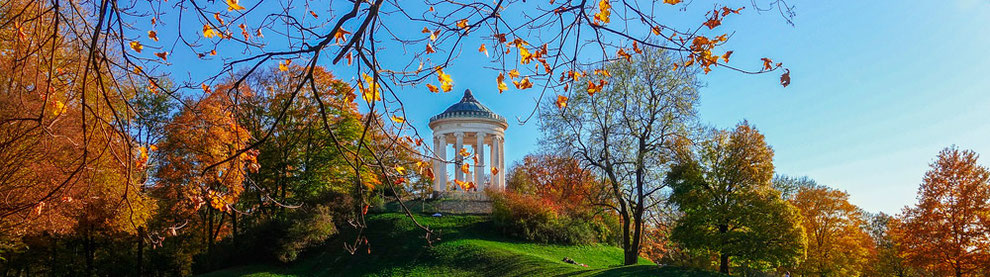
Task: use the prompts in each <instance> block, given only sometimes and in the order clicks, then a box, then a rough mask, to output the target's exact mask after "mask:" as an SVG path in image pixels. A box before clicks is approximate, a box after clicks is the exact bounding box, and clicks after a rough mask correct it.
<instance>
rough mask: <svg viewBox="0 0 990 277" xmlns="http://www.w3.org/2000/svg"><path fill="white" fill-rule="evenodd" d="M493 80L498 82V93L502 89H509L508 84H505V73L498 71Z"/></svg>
mask: <svg viewBox="0 0 990 277" xmlns="http://www.w3.org/2000/svg"><path fill="white" fill-rule="evenodd" d="M495 81H496V82H498V93H502V92H503V91H505V90H507V89H509V86H508V85H506V84H505V74H502V72H499V73H498V77H496V78H495Z"/></svg>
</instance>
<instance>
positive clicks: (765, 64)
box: [760, 58, 773, 70]
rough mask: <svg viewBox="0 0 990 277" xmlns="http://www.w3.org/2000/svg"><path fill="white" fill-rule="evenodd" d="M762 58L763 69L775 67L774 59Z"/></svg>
mask: <svg viewBox="0 0 990 277" xmlns="http://www.w3.org/2000/svg"><path fill="white" fill-rule="evenodd" d="M760 60H762V61H763V70H771V69H773V61H772V60H770V59H769V58H761V59H760Z"/></svg>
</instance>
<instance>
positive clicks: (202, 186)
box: [153, 92, 257, 252]
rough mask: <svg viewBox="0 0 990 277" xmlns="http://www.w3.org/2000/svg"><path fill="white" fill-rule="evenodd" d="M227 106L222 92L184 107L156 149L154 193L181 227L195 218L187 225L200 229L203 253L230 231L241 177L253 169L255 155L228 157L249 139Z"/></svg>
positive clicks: (255, 167) (240, 189)
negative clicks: (158, 155)
mask: <svg viewBox="0 0 990 277" xmlns="http://www.w3.org/2000/svg"><path fill="white" fill-rule="evenodd" d="M232 104H233V101H232V100H231V98H230V97H228V95H227V94H226V93H223V92H216V93H212V94H210V95H207V96H206V97H205V98H203V99H200V100H198V101H196V102H195V103H194V104H193V105H190V106H186V107H185V108H184V109H183V110H182V111H181V112H179V114H178V115H177V116H176V117H175V118H174V119H173V121H172V122H171V123H169V125H168V127H167V128H166V130H167V131H168V132H167V133H166V137H165V139H164V141H163V142H162V143H161V144H160V145H159V146H158V148H159V149H160V150H161V151H163V152H164V153H165V155H164V157H163V158H162V161H161V164H162V165H161V168H159V170H158V172H157V179H158V180H157V183H156V184H154V187H153V190H154V193H155V194H156V195H157V196H158V197H159V198H161V199H163V200H164V201H165V202H166V203H168V204H167V205H166V206H165V207H164V211H163V213H165V214H167V215H169V217H168V218H171V219H172V220H170V221H171V222H173V223H175V224H176V225H180V226H186V223H187V222H189V219H198V220H196V221H192V222H193V223H195V224H192V225H190V226H195V227H196V228H194V229H196V230H199V232H200V236H199V238H202V239H203V240H204V241H205V242H206V247H207V248H206V249H207V252H210V251H211V250H212V248H213V245H214V243H215V242H216V240H217V238H218V237H220V236H221V234H225V233H227V232H230V228H229V227H227V222H228V220H230V219H231V217H232V215H233V214H234V213H235V212H236V211H235V210H234V209H233V207H234V204H235V203H237V201H238V199H239V198H240V196H241V192H243V191H244V178H245V174H246V173H247V171H248V170H257V164H256V155H257V154H256V153H255V152H252V153H242V154H239V155H233V156H232V155H231V154H232V153H236V152H237V151H238V150H239V149H243V148H244V146H245V145H246V144H247V143H248V141H249V140H250V139H251V136H250V134H249V133H248V132H247V130H246V129H244V127H242V126H241V125H240V124H238V123H237V121H236V119H235V118H234V117H233V116H232V115H233V111H231V108H232V107H233V105H232ZM228 159H229V161H225V160H228ZM171 231H172V234H174V233H175V229H174V228H173V229H171Z"/></svg>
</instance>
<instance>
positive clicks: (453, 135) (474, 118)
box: [430, 90, 509, 196]
mask: <svg viewBox="0 0 990 277" xmlns="http://www.w3.org/2000/svg"><path fill="white" fill-rule="evenodd" d="M507 128H509V124H508V123H506V121H505V118H504V117H502V116H499V115H497V114H495V113H494V112H492V111H491V110H489V109H488V107H485V105H482V104H481V103H480V102H478V100H477V99H475V98H474V95H472V94H471V90H465V91H464V98H461V101H460V102H457V103H455V104H454V105H452V106H450V107H449V108H447V110H445V111H444V112H443V113H440V114H438V115H436V116H434V117H432V118H430V129H432V130H433V149H434V152H435V154H436V155H437V159H435V160H434V162H433V172H435V178H434V179H433V191H434V196H438V195H443V194H445V193H446V192H448V191H450V190H454V191H463V189H462V188H461V186H459V185H457V184H456V182H454V181H452V180H448V178H449V176H448V175H447V171H448V169H450V170H453V171H454V180H459V181H461V182H464V183H468V182H470V183H473V184H475V187H474V188H472V189H469V190H468V191H464V192H463V193H480V192H482V191H484V190H485V189H486V188H492V189H496V190H503V189H505V147H504V145H505V129H507ZM451 146H453V147H451ZM460 149H465V151H467V153H470V154H471V155H475V156H476V157H477V159H475V158H474V157H475V156H468V157H464V156H462V155H459V152H461V151H460ZM486 158H487V159H486ZM464 163H468V166H469V173H464V172H463V171H462V169H461V168H462V165H463V164H464ZM492 168H495V169H496V170H492ZM493 173H494V174H493Z"/></svg>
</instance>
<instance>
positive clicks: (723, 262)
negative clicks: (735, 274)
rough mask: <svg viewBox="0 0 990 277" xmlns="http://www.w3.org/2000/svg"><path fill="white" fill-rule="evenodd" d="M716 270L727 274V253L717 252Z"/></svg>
mask: <svg viewBox="0 0 990 277" xmlns="http://www.w3.org/2000/svg"><path fill="white" fill-rule="evenodd" d="M718 258H719V259H718V272H721V273H724V274H729V254H725V253H722V254H719V257H718Z"/></svg>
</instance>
